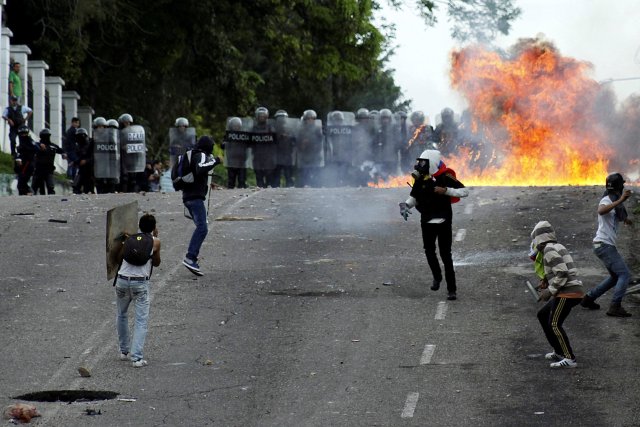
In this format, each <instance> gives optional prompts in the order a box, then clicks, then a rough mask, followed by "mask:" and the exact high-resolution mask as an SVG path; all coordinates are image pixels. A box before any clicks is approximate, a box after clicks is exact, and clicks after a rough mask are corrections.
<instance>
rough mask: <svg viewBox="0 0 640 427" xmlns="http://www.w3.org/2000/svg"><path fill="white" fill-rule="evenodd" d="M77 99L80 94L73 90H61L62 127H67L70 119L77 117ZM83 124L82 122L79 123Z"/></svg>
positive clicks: (78, 99) (69, 124)
mask: <svg viewBox="0 0 640 427" xmlns="http://www.w3.org/2000/svg"><path fill="white" fill-rule="evenodd" d="M78 101H80V95H78V92H76V91H75V90H65V91H63V92H62V105H64V128H65V130H66V129H69V126H71V119H72V118H74V117H78ZM80 124H81V125H84V123H82V122H81V123H80Z"/></svg>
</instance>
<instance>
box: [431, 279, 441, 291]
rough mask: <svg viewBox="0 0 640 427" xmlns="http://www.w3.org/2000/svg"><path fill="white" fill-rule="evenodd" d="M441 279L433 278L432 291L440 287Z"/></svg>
mask: <svg viewBox="0 0 640 427" xmlns="http://www.w3.org/2000/svg"><path fill="white" fill-rule="evenodd" d="M440 282H441V281H440V280H435V279H433V285H431V290H432V291H437V290H438V289H440Z"/></svg>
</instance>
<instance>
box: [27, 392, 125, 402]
mask: <svg viewBox="0 0 640 427" xmlns="http://www.w3.org/2000/svg"><path fill="white" fill-rule="evenodd" d="M118 394H120V393H116V392H115V391H99V390H46V391H36V392H33V393H27V394H23V395H21V396H15V397H14V399H20V400H27V401H29V402H69V403H70V402H91V401H94V400H110V399H115V398H116V396H118Z"/></svg>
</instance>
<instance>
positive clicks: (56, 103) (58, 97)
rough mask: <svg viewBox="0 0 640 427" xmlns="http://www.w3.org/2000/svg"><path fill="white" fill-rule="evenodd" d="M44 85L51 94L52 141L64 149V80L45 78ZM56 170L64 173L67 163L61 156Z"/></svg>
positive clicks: (57, 158) (50, 123)
mask: <svg viewBox="0 0 640 427" xmlns="http://www.w3.org/2000/svg"><path fill="white" fill-rule="evenodd" d="M44 84H45V87H46V89H47V92H49V129H50V130H51V141H53V142H54V143H55V144H58V145H59V146H60V147H62V132H63V128H62V126H63V123H62V87H63V86H64V80H62V79H61V78H60V77H45V79H44ZM55 164H56V169H57V170H58V172H63V171H64V170H65V168H66V164H67V162H65V161H63V160H62V157H61V156H56V163H55Z"/></svg>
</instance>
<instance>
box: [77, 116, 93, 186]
mask: <svg viewBox="0 0 640 427" xmlns="http://www.w3.org/2000/svg"><path fill="white" fill-rule="evenodd" d="M75 140H76V146H77V149H78V173H77V174H76V179H75V180H74V188H73V192H74V193H76V194H82V193H93V192H94V185H95V183H94V178H93V146H92V141H91V140H90V139H89V133H88V132H87V130H86V129H85V128H78V129H77V130H76V135H75Z"/></svg>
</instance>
